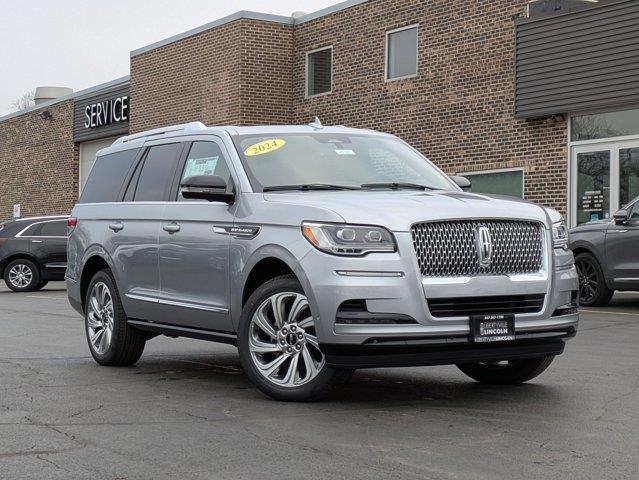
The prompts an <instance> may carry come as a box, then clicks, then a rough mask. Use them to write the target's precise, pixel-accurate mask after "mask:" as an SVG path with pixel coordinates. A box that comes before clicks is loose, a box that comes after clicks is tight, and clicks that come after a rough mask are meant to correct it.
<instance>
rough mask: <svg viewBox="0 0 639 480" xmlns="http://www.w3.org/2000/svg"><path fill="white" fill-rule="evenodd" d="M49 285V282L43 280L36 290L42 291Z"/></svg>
mask: <svg viewBox="0 0 639 480" xmlns="http://www.w3.org/2000/svg"><path fill="white" fill-rule="evenodd" d="M48 283H49V281H48V280H42V281H41V282H40V283H38V284H37V285H36V287H35V290H42V289H43V288H44V287H46V286H47V284H48Z"/></svg>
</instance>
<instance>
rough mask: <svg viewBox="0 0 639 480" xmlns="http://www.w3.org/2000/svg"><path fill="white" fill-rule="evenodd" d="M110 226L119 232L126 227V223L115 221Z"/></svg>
mask: <svg viewBox="0 0 639 480" xmlns="http://www.w3.org/2000/svg"><path fill="white" fill-rule="evenodd" d="M109 228H110V229H111V230H113V231H114V232H119V231H120V230H122V229H123V228H124V224H123V223H122V222H113V223H112V224H110V225H109Z"/></svg>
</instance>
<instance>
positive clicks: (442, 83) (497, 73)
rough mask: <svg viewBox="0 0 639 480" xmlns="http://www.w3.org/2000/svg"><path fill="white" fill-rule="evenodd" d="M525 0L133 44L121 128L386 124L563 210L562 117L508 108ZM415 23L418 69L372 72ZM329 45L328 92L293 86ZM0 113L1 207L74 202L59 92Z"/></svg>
mask: <svg viewBox="0 0 639 480" xmlns="http://www.w3.org/2000/svg"><path fill="white" fill-rule="evenodd" d="M525 4H526V0H495V1H483V0H370V1H368V2H364V3H360V4H358V5H355V6H351V7H349V8H344V9H341V10H338V11H336V12H333V13H329V14H327V15H324V16H320V17H318V18H315V19H312V20H308V21H302V22H297V23H295V24H294V23H293V22H292V21H286V19H283V17H274V18H272V19H258V18H253V17H251V18H239V16H238V17H237V18H235V19H232V21H229V22H227V23H223V24H220V25H217V26H215V27H213V28H208V29H203V30H202V31H198V32H195V33H194V34H190V35H185V36H184V38H180V39H176V40H175V41H167V42H165V43H164V44H162V45H159V46H157V47H153V48H150V49H145V50H144V51H142V52H137V53H136V52H134V54H133V56H132V58H131V78H130V83H131V107H130V114H131V120H130V130H131V132H139V131H142V130H146V129H150V128H155V127H160V126H166V125H171V124H176V123H185V122H190V121H202V122H204V123H206V124H209V125H215V124H218V125H220V124H237V125H251V124H277V123H308V122H309V121H311V120H312V119H313V117H315V116H316V115H317V116H319V117H320V118H321V120H322V122H323V123H324V124H341V125H347V126H352V127H365V128H372V129H377V130H382V131H386V132H390V133H394V134H397V135H399V136H400V137H402V138H404V139H405V140H407V141H408V142H409V143H411V144H412V145H414V146H415V147H416V148H418V149H419V150H420V151H422V152H423V153H424V154H426V155H427V156H428V157H429V158H430V159H431V160H433V161H434V162H435V163H436V164H437V165H439V166H440V167H442V168H443V169H444V170H446V171H447V172H448V173H461V172H473V171H480V170H493V169H501V168H512V167H522V168H523V169H524V172H525V189H524V193H525V197H526V198H528V199H530V200H532V201H535V202H539V203H542V204H545V205H550V206H553V207H555V208H557V209H559V210H560V211H562V212H565V211H566V203H567V192H566V183H567V178H566V177H567V123H566V121H565V120H563V119H559V120H557V119H551V118H547V119H540V120H520V119H516V118H515V117H514V114H513V112H514V74H515V72H514V68H515V51H514V39H515V26H514V23H513V15H516V14H521V13H522V12H523V11H524V7H525ZM411 24H419V50H418V54H419V61H418V75H417V76H416V77H414V78H410V79H404V80H397V81H389V82H385V80H384V62H385V40H386V32H387V31H388V30H392V29H396V28H399V27H404V26H407V25H411ZM329 45H330V46H332V47H333V85H332V93H330V94H327V95H323V96H318V97H313V98H306V96H305V83H306V82H305V59H306V52H307V51H309V50H314V49H317V48H320V47H325V46H329ZM48 109H49V110H50V111H51V112H52V113H53V114H54V118H53V120H52V121H45V120H42V119H41V118H40V117H39V116H38V113H39V112H38V111H36V112H31V113H27V114H24V115H21V116H18V117H14V118H9V119H6V120H4V121H1V122H0V142H1V143H0V166H1V167H2V173H3V177H4V178H9V179H11V180H10V182H11V186H10V187H8V186H7V184H6V183H5V184H3V185H2V186H1V187H0V218H7V217H8V216H10V213H11V212H10V207H11V205H12V204H13V203H21V204H23V211H24V213H25V214H45V213H65V212H68V211H69V210H70V208H71V207H72V205H73V203H74V201H75V200H76V192H77V189H78V179H77V173H78V172H77V164H78V154H77V151H78V145H77V144H75V145H74V143H73V138H72V123H73V118H72V111H73V102H72V100H69V101H64V102H61V103H58V104H55V105H53V106H50V107H48Z"/></svg>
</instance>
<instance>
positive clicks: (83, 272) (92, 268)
mask: <svg viewBox="0 0 639 480" xmlns="http://www.w3.org/2000/svg"><path fill="white" fill-rule="evenodd" d="M104 268H108V269H109V270H111V273H112V275H113V276H114V278H115V276H116V271H115V269H114V268H113V260H112V259H111V257H110V256H109V255H108V254H107V253H106V251H104V249H103V248H102V247H99V246H97V245H96V246H94V247H93V248H89V249H87V251H86V253H85V255H84V258H83V259H82V264H81V268H80V272H79V273H80V275H79V278H78V280H79V283H80V305H81V306H82V311H83V312H84V307H85V305H84V302H85V301H86V296H87V290H88V288H89V283H90V282H91V279H92V278H93V276H94V275H95V274H96V273H97V272H98V271H100V270H102V269H104ZM116 283H117V278H116Z"/></svg>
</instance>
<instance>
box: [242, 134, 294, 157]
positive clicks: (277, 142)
mask: <svg viewBox="0 0 639 480" xmlns="http://www.w3.org/2000/svg"><path fill="white" fill-rule="evenodd" d="M284 145H286V141H285V140H282V139H281V138H273V139H271V140H264V141H263V142H259V143H254V144H253V145H251V146H250V147H248V148H247V149H246V150H244V155H246V156H247V157H254V156H255V155H263V154H265V153H270V152H274V151H275V150H277V149H278V148H282V147H283V146H284Z"/></svg>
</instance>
